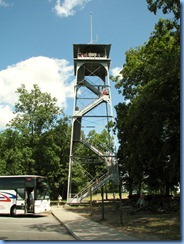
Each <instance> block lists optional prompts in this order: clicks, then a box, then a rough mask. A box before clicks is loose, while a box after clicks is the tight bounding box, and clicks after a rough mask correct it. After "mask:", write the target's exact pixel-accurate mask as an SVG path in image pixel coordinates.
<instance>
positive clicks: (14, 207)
mask: <svg viewBox="0 0 184 244" xmlns="http://www.w3.org/2000/svg"><path fill="white" fill-rule="evenodd" d="M10 215H11V216H12V217H15V216H16V205H13V206H12V208H11V211H10Z"/></svg>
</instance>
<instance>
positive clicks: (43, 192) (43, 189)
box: [35, 178, 50, 200]
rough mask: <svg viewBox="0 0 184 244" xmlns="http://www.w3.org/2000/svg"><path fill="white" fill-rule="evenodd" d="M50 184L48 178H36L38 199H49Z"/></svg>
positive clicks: (36, 197)
mask: <svg viewBox="0 0 184 244" xmlns="http://www.w3.org/2000/svg"><path fill="white" fill-rule="evenodd" d="M49 195H50V194H49V186H48V183H47V180H46V179H42V178H38V179H36V196H35V199H37V200H44V199H46V200H48V199H49V198H50V197H49Z"/></svg>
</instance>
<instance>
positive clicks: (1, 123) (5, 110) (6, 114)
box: [0, 104, 15, 129]
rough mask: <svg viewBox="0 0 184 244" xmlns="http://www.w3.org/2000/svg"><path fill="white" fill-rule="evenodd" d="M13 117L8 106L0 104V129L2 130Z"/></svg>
mask: <svg viewBox="0 0 184 244" xmlns="http://www.w3.org/2000/svg"><path fill="white" fill-rule="evenodd" d="M14 117H15V114H13V113H12V109H11V107H10V106H9V105H3V104H0V118H1V119H0V129H1V128H2V129H4V128H5V126H6V124H7V123H8V122H9V121H10V120H11V119H13V118H14Z"/></svg>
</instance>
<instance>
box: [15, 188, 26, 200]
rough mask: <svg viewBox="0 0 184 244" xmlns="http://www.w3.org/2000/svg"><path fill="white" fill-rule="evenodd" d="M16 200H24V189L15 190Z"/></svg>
mask: <svg viewBox="0 0 184 244" xmlns="http://www.w3.org/2000/svg"><path fill="white" fill-rule="evenodd" d="M16 192H17V200H24V199H25V189H24V188H17V190H16Z"/></svg>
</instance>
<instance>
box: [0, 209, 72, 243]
mask: <svg viewBox="0 0 184 244" xmlns="http://www.w3.org/2000/svg"><path fill="white" fill-rule="evenodd" d="M0 240H74V238H73V237H72V236H71V235H70V234H69V233H68V232H67V230H66V229H65V228H64V226H62V225H61V224H60V223H59V221H58V220H56V219H55V218H54V217H53V216H52V215H51V214H50V213H49V214H42V215H36V216H34V215H32V216H17V217H14V218H12V217H9V216H8V215H6V216H5V215H0Z"/></svg>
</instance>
